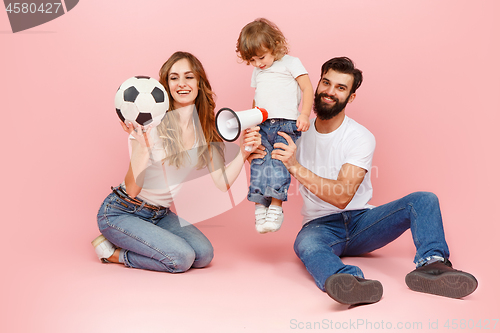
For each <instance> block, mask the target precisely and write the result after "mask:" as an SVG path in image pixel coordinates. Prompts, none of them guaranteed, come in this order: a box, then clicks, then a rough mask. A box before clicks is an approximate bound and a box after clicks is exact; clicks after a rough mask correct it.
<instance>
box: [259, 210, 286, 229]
mask: <svg viewBox="0 0 500 333" xmlns="http://www.w3.org/2000/svg"><path fill="white" fill-rule="evenodd" d="M283 218H284V216H283V208H281V207H280V206H274V205H271V206H269V208H268V209H267V216H266V222H265V223H264V225H263V226H262V229H263V230H264V232H275V231H278V230H279V229H280V228H281V224H282V223H283Z"/></svg>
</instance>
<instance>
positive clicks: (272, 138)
mask: <svg viewBox="0 0 500 333" xmlns="http://www.w3.org/2000/svg"><path fill="white" fill-rule="evenodd" d="M259 127H260V131H259V133H260V134H261V140H262V145H263V146H264V147H265V148H266V153H267V154H266V156H264V157H263V158H255V159H253V160H252V163H251V164H250V187H249V189H248V196H247V198H248V200H249V201H252V202H255V203H259V204H261V205H264V206H266V207H269V205H270V204H271V201H272V199H273V198H276V199H279V200H281V201H287V198H288V188H289V187H290V181H291V177H290V173H289V172H288V170H287V169H286V167H285V165H284V164H283V162H281V161H279V160H276V159H274V158H271V152H272V151H273V150H274V149H275V148H274V144H275V143H278V142H282V143H284V144H288V143H287V141H286V140H285V138H283V137H282V136H281V135H279V134H278V132H284V133H286V134H288V135H289V136H290V138H291V139H292V140H293V142H296V141H297V139H298V138H299V137H300V135H301V134H302V132H299V131H298V130H297V125H296V121H295V120H288V119H268V120H266V121H265V122H263V123H262V124H260V125H259Z"/></svg>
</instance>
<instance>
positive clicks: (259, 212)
mask: <svg viewBox="0 0 500 333" xmlns="http://www.w3.org/2000/svg"><path fill="white" fill-rule="evenodd" d="M266 215H267V207H266V206H264V205H261V204H255V229H257V231H258V232H259V233H261V234H262V233H265V232H267V231H263V229H262V225H263V224H264V223H265V222H266Z"/></svg>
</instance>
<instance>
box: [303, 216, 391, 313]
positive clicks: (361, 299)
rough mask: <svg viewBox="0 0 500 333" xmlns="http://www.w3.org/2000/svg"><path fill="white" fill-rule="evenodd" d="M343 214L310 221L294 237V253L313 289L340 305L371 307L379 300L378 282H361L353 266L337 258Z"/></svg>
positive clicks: (343, 230) (341, 248) (341, 246)
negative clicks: (304, 267)
mask: <svg viewBox="0 0 500 333" xmlns="http://www.w3.org/2000/svg"><path fill="white" fill-rule="evenodd" d="M346 216H347V214H345V213H342V214H333V215H329V216H325V217H323V218H319V219H316V220H313V221H311V222H309V223H307V224H306V225H304V227H303V228H302V230H301V231H300V232H299V234H298V235H297V238H296V240H295V244H294V250H295V253H296V254H297V256H298V257H299V258H300V259H301V260H302V262H303V263H304V265H305V266H306V269H307V271H308V272H309V273H310V274H311V275H312V277H313V278H314V281H315V282H316V285H317V286H318V287H319V288H320V289H321V290H323V291H326V292H327V293H328V295H329V296H330V297H332V298H333V299H335V300H336V301H338V302H340V303H343V304H360V303H374V302H377V301H379V300H380V298H381V297H382V285H381V284H380V282H378V281H371V280H365V279H363V272H362V271H361V269H359V268H358V267H356V266H351V265H345V264H344V263H343V262H342V261H341V260H340V258H339V256H340V255H341V254H342V253H343V251H344V249H345V245H346V240H347V239H346V232H347V225H346V221H347V218H346Z"/></svg>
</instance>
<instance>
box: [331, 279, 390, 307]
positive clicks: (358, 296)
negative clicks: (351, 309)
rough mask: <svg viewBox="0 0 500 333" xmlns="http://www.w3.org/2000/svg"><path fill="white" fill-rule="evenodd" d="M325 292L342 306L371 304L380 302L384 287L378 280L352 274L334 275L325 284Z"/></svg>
mask: <svg viewBox="0 0 500 333" xmlns="http://www.w3.org/2000/svg"><path fill="white" fill-rule="evenodd" d="M325 291H326V293H327V294H328V296H330V297H331V298H333V299H334V300H336V301H337V302H339V303H342V304H349V305H355V304H369V303H375V302H378V301H380V299H381V298H382V293H383V287H382V284H381V283H380V282H379V281H377V280H366V279H362V278H359V277H356V276H354V275H351V274H343V273H339V274H333V275H331V276H330V277H328V279H326V282H325Z"/></svg>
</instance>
